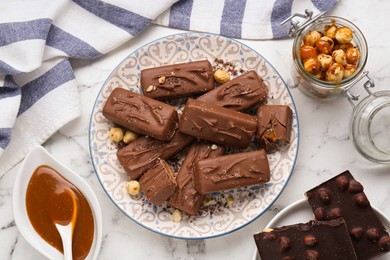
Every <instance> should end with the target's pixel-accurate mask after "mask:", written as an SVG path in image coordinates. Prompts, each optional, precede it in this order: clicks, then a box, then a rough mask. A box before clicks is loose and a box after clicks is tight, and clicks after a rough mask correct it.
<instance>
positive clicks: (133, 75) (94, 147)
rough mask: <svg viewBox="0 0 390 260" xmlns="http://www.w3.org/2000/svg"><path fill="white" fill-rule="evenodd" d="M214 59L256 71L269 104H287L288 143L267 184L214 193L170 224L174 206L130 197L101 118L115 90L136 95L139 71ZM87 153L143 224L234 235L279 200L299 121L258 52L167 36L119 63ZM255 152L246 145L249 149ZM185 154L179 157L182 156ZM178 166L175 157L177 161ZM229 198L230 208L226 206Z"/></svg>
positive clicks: (97, 107) (272, 158)
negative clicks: (289, 111) (204, 204)
mask: <svg viewBox="0 0 390 260" xmlns="http://www.w3.org/2000/svg"><path fill="white" fill-rule="evenodd" d="M215 58H220V59H223V60H225V61H229V62H232V63H233V64H234V65H235V66H236V69H237V70H240V69H243V70H244V71H247V70H254V71H256V72H257V73H258V74H259V75H260V76H261V77H262V78H263V79H264V81H265V83H266V84H267V85H268V88H269V96H268V103H269V104H283V105H289V106H290V107H291V109H292V110H293V128H292V135H291V136H292V137H291V145H290V146H289V148H288V149H287V150H286V151H284V152H277V153H274V154H272V155H269V162H270V167H271V175H272V176H271V181H270V182H269V183H267V184H265V185H261V186H259V185H257V186H251V187H248V188H244V189H233V190H230V191H226V192H223V193H216V194H214V195H213V198H214V201H215V202H216V204H215V205H212V206H211V207H208V208H203V209H201V211H200V212H199V214H198V215H197V216H192V217H190V216H184V218H183V219H182V221H181V222H180V223H175V222H173V221H172V220H171V212H172V211H173V209H172V208H170V207H168V206H167V205H162V206H158V207H156V206H154V205H152V204H150V203H149V202H148V201H147V200H146V199H145V198H144V197H143V196H142V197H141V198H140V199H138V200H134V199H131V198H130V196H129V195H128V194H127V192H126V190H125V188H124V187H125V183H126V182H127V181H128V177H127V175H126V173H125V172H124V170H123V168H122V167H121V165H120V164H119V162H118V160H117V156H116V152H117V148H116V145H115V144H114V143H112V142H111V141H110V140H109V138H108V134H107V132H108V131H109V129H110V127H112V126H113V123H111V122H110V121H109V120H107V119H106V118H104V117H103V115H102V108H103V105H104V102H105V101H106V99H107V97H108V96H109V95H110V93H111V91H112V90H113V89H114V88H125V89H129V90H131V91H134V92H140V72H141V70H142V69H144V68H150V67H156V66H161V65H167V64H175V63H184V62H189V61H196V60H204V59H207V60H209V61H210V62H211V63H213V61H214V59H215ZM89 133H90V135H89V141H90V152H91V158H92V162H93V165H94V167H95V171H96V174H97V176H98V178H99V180H100V183H101V185H102V186H103V189H104V190H105V191H106V193H107V195H108V196H109V198H110V199H111V200H112V201H113V202H114V204H115V205H116V206H117V207H118V208H119V209H120V210H121V211H122V212H123V213H124V214H125V215H127V216H128V217H129V218H130V219H132V220H134V221H135V222H136V223H138V224H140V225H141V226H143V227H145V228H147V229H149V230H152V231H154V232H157V233H159V234H162V235H167V236H170V237H175V238H185V239H205V238H212V237H216V236H221V235H225V234H228V233H230V232H233V231H235V230H237V229H240V228H242V227H243V226H245V225H247V224H249V223H250V222H252V221H253V220H255V219H256V218H258V217H259V216H260V215H261V214H263V213H264V212H265V211H266V210H267V209H268V208H269V207H270V206H271V205H272V204H273V202H274V201H275V200H276V199H277V198H278V197H279V195H280V194H281V193H282V191H283V189H284V187H285V186H286V185H287V182H288V180H289V178H290V176H291V173H292V170H293V168H294V165H295V160H296V157H297V152H298V139H299V138H298V137H299V128H298V118H297V113H296V109H295V105H294V102H293V99H292V97H291V95H290V92H289V90H288V89H287V86H286V84H285V83H284V81H283V79H282V78H281V76H280V75H279V74H278V72H277V71H276V70H275V69H274V68H273V67H272V65H271V64H270V63H269V62H268V61H267V60H265V59H264V58H263V57H262V56H261V55H260V54H258V53H257V52H256V51H254V50H253V49H251V48H250V47H248V46H246V45H244V44H242V43H240V42H238V41H235V40H232V39H229V38H226V37H222V36H218V35H211V34H203V33H185V34H176V35H172V36H167V37H165V38H161V39H158V40H155V41H153V42H150V43H148V44H146V45H145V46H143V47H141V48H139V49H137V50H136V51H134V52H133V53H132V54H130V55H129V56H128V57H127V58H126V59H125V60H123V61H122V62H121V63H120V64H119V65H118V66H117V67H116V68H115V69H114V71H113V72H112V73H111V75H110V76H109V77H108V79H107V80H106V82H105V83H104V85H103V86H102V88H101V90H100V92H99V94H98V96H97V98H96V102H95V104H94V107H93V111H92V116H91V122H90V131H89ZM251 149H252V150H253V149H254V147H250V148H249V149H248V150H251ZM182 156H183V154H182V155H181V157H182ZM176 159H177V160H176V164H177V162H180V155H179V158H176ZM227 196H233V198H234V204H233V205H232V206H230V207H226V206H224V204H226V203H225V202H226V199H225V198H226V197H227Z"/></svg>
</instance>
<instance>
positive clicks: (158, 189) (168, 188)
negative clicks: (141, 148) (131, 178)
mask: <svg viewBox="0 0 390 260" xmlns="http://www.w3.org/2000/svg"><path fill="white" fill-rule="evenodd" d="M139 184H140V185H141V189H142V191H143V193H144V194H145V197H146V198H147V199H148V200H149V201H150V202H151V203H152V204H154V205H160V204H162V203H163V202H165V201H166V200H167V199H168V198H169V197H170V196H172V195H173V194H174V192H175V189H176V186H177V185H176V181H175V176H174V174H173V172H172V169H171V168H170V167H169V165H168V164H167V163H166V161H164V160H162V159H157V161H156V163H155V164H154V165H153V167H152V168H150V169H149V170H148V171H147V172H145V174H144V175H143V176H142V177H141V178H140V179H139Z"/></svg>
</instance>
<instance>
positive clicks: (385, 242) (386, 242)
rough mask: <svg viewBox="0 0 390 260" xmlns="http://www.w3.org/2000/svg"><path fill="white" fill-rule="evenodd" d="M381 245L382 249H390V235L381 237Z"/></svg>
mask: <svg viewBox="0 0 390 260" xmlns="http://www.w3.org/2000/svg"><path fill="white" fill-rule="evenodd" d="M379 247H380V249H381V250H382V251H389V250H390V237H389V236H383V237H381V238H380V239H379Z"/></svg>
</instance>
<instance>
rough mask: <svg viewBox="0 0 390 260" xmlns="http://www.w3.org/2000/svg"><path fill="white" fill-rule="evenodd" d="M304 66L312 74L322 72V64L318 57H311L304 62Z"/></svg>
mask: <svg viewBox="0 0 390 260" xmlns="http://www.w3.org/2000/svg"><path fill="white" fill-rule="evenodd" d="M303 67H305V70H306V71H307V72H309V73H310V74H313V75H316V74H318V72H320V64H319V63H318V62H317V59H315V58H310V59H307V60H305V61H304V62H303Z"/></svg>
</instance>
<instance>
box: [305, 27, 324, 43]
mask: <svg viewBox="0 0 390 260" xmlns="http://www.w3.org/2000/svg"><path fill="white" fill-rule="evenodd" d="M320 38H321V33H319V32H318V31H316V30H313V31H310V32H308V33H307V34H306V35H305V36H303V42H304V44H306V45H310V46H315V45H316V42H317V41H318V40H319V39H320Z"/></svg>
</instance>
